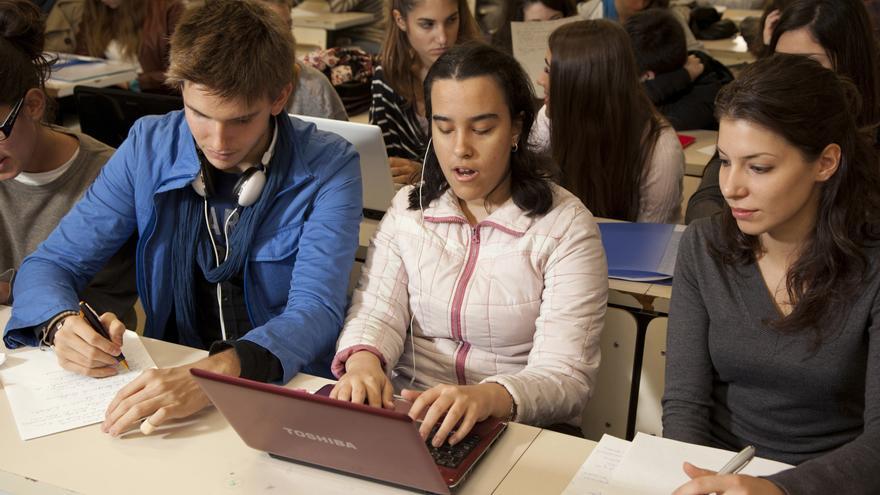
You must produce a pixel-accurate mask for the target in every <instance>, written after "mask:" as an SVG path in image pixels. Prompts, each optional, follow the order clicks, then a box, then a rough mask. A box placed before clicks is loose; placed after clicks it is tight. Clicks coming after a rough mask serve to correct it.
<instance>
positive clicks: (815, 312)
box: [712, 54, 880, 342]
mask: <svg viewBox="0 0 880 495" xmlns="http://www.w3.org/2000/svg"><path fill="white" fill-rule="evenodd" d="M860 99H861V98H860V96H859V92H858V90H857V89H856V88H855V86H854V85H853V84H852V83H851V82H849V80H847V79H846V78H844V77H841V76H839V75H838V74H836V73H835V72H833V71H830V70H828V69H825V68H823V67H822V66H820V65H819V63H818V62H816V61H814V60H810V59H808V58H806V57H802V56H798V55H785V54H777V55H773V56H772V57H769V58H766V59H762V60H759V61H757V62H755V63H754V64H751V65H749V66H748V67H747V68H746V69H744V70H743V71H742V73H741V74H740V76H739V77H738V78H737V79H736V80H734V81H733V82H732V83H730V84H728V85H727V86H726V87H724V88H723V89H722V90H721V92H720V93H719V94H718V98H717V100H716V103H715V111H716V116H717V117H718V119H719V120H721V119H728V120H743V121H746V122H749V123H751V124H754V125H757V126H759V127H761V128H764V129H767V130H768V131H770V132H772V133H774V134H776V135H778V136H780V137H782V138H783V139H785V141H786V142H787V143H789V144H790V145H792V146H794V147H795V148H797V149H798V150H799V151H800V154H801V155H802V156H803V158H804V160H806V161H808V162H814V161H815V160H817V159H818V158H819V157H820V156H821V154H822V152H823V151H824V150H825V148H826V147H827V146H828V145H830V144H837V145H838V146H840V149H841V158H840V164H839V166H838V169H837V171H836V173H835V174H834V175H833V176H832V177H831V178H830V179H828V180H827V181H826V182H824V183H823V184H822V185H821V186H820V187H821V188H822V190H821V195H820V200H819V210H818V216H817V218H816V226H815V230H814V231H813V233H812V235H811V237H810V239H809V240H808V241H807V243H806V244H805V245H804V246H803V247H802V248H801V251H800V255H799V257H798V259H797V261H795V262H794V263H793V264H792V265H791V267H790V268H789V270H788V273H787V275H786V287H787V291H788V297H789V301H791V304H792V311H791V313H790V314H789V315H787V316H785V317H782V318H780V319H779V320H777V321H774V322H772V325H773V326H774V327H775V328H777V329H779V330H781V331H784V332H798V331H803V330H808V329H814V330H816V329H819V328H823V327H825V325H822V323H823V322H826V321H827V320H826V318H839V316H840V315H839V314H835V313H834V311H832V308H839V307H843V306H845V304H846V301H847V300H848V299H849V298H850V297H851V296H852V294H853V293H854V292H856V291H857V290H858V288H859V286H860V282H861V281H862V277H863V276H864V275H865V274H866V272H867V270H866V269H867V259H866V257H865V253H864V249H865V247H866V245H868V244H871V243H873V242H875V241H877V240H878V239H880V231H878V229H877V225H878V220H880V167H878V166H877V163H878V162H877V155H876V154H875V151H874V148H873V146H872V136H868V135H867V134H866V133H864V132H860V131H859V130H858V127H857V124H856V121H855V116H856V115H858V106H859V103H860ZM721 229H722V236H721V237H722V241H721V242H720V244H719V245H716V246H713V248H712V251H713V252H714V254H715V255H716V256H718V257H719V259H720V260H721V262H723V263H725V264H737V265H744V264H750V263H754V262H755V261H756V259H757V258H756V256H757V255H758V254H759V253H760V252H761V249H762V248H761V244H760V241H759V239H758V237H756V236H751V235H747V234H745V233H743V232H742V231H741V230H740V229H739V227H737V224H736V221H735V220H734V218H733V216H732V215H731V212H730V208H729V207H728V206H725V209H724V211H723V212H722V214H721ZM821 338H822V335H821V334H817V342H821Z"/></svg>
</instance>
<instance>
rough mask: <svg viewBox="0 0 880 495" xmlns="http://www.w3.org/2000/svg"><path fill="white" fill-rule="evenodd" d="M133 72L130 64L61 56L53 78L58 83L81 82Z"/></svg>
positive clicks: (54, 69)
mask: <svg viewBox="0 0 880 495" xmlns="http://www.w3.org/2000/svg"><path fill="white" fill-rule="evenodd" d="M132 70H134V66H133V65H131V64H128V63H123V62H113V61H107V60H104V59H100V58H93V57H80V56H77V55H68V54H60V55H58V61H57V62H56V63H55V64H54V65H53V66H52V75H51V78H52V79H55V80H56V81H65V82H79V81H86V80H90V79H95V78H99V77H108V76H112V75H114V74H120V73H124V72H131V71H132Z"/></svg>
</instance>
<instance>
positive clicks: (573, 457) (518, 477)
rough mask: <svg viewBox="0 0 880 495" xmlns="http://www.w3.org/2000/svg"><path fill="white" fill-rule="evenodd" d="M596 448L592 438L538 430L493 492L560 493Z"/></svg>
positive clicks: (513, 494)
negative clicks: (536, 435)
mask: <svg viewBox="0 0 880 495" xmlns="http://www.w3.org/2000/svg"><path fill="white" fill-rule="evenodd" d="M595 447H596V442H593V441H592V440H585V439H583V438H577V437H573V436H570V435H563V434H562V433H556V432H555V431H550V430H541V434H540V435H538V438H536V439H535V441H534V442H532V446H531V447H529V449H528V450H527V451H526V453H525V455H523V456H522V459H520V460H519V462H517V463H516V466H515V467H514V469H513V471H511V472H510V474H508V475H507V477H506V478H504V481H503V482H501V485H500V486H499V487H498V490H496V491H495V493H496V495H531V494H536V493H547V494H550V493H562V491H563V490H565V487H567V486H568V483H569V482H571V479H572V478H573V477H574V474H575V473H576V472H577V471H578V469H580V467H581V465H582V464H583V463H584V461H585V460H586V459H587V456H589V455H590V452H592V451H593V448H595Z"/></svg>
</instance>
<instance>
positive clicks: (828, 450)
mask: <svg viewBox="0 0 880 495" xmlns="http://www.w3.org/2000/svg"><path fill="white" fill-rule="evenodd" d="M719 223H720V222H719V217H718V216H715V217H711V218H706V219H701V220H698V221H696V222H694V223H693V224H692V225H691V226H690V227H689V228H688V230H687V231H686V232H685V234H684V236H683V238H682V240H681V245H680V246H679V252H678V260H677V262H676V269H675V278H674V279H673V280H674V282H673V290H672V293H673V294H672V301H671V306H670V311H669V327H668V328H669V333H668V340H667V354H666V391H665V394H664V397H663V435H664V436H665V437H668V438H673V439H676V440H682V441H686V442H691V443H696V444H702V445H710V446H715V447H721V448H725V449H729V450H739V449H741V448H743V447H744V446H746V445H754V446H755V447H756V448H757V450H758V455H759V456H762V457H767V458H770V459H775V460H778V461H782V462H786V463H789V464H795V465H797V466H798V467H797V468H795V469H791V470H788V471H784V472H782V473H779V474H777V475H774V476H770V477H769V479H771V480H772V481H774V482H775V483H777V484H778V485H779V486H781V487H782V488H783V489H784V490H785V491H786V492H787V493H788V495H796V494H801V493H821V494H826V493H827V494H830V493H846V494H848V495H850V494H862V493H863V494H869V493H870V494H877V493H880V271H878V268H880V248H868V249H867V250H866V251H865V255H866V258H867V262H868V267H867V270H866V272H865V281H864V283H863V284H862V286H861V287H859V289H858V290H856V291H855V293H854V294H853V295H852V296H850V297H849V298H847V301H846V304H845V305H842V306H841V307H835V308H832V311H833V320H834V323H833V328H824V330H825V332H826V333H824V335H825V337H824V339H823V341H822V344H821V345H820V346H819V347H818V349H813V348H812V347H813V344H814V341H815V333H814V332H813V331H812V330H806V331H801V332H796V333H790V334H783V333H780V332H778V331H776V330H774V329H773V328H771V327H770V326H769V325H767V323H766V322H767V321H771V320H773V319H776V318H777V317H778V313H777V310H776V307H775V305H774V303H773V301H772V299H771V296H770V292H769V290H768V289H767V286H766V284H765V282H764V279H763V277H762V276H761V273H760V271H759V269H758V266H757V264H756V263H751V264H748V265H739V266H731V265H725V264H722V263H721V262H720V261H718V260H717V259H716V258H715V257H714V256H713V255H712V254H711V250H710V246H711V245H715V244H716V243H717V242H719V239H720V230H719V227H718V225H719ZM827 326H828V325H827V324H826V327H827Z"/></svg>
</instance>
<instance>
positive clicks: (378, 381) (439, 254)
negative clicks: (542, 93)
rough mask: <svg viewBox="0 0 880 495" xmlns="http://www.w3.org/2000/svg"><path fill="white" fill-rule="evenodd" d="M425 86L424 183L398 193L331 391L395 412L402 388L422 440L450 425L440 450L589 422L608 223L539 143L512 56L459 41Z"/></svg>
mask: <svg viewBox="0 0 880 495" xmlns="http://www.w3.org/2000/svg"><path fill="white" fill-rule="evenodd" d="M425 91H426V92H427V93H426V95H425V96H426V106H427V113H428V116H429V118H430V119H431V136H432V137H433V139H432V141H431V145H430V147H429V150H428V156H427V161H426V165H425V170H424V174H423V175H424V181H425V182H424V184H423V185H421V186H409V187H404V188H403V189H402V190H401V191H400V192H399V193H398V194H397V196H396V197H395V198H394V202H393V205H392V207H391V209H390V210H388V212H387V213H386V214H385V217H384V218H383V219H382V223H381V225H380V226H379V230H378V231H377V232H376V235H375V237H374V238H373V240H372V242H371V246H370V251H369V254H368V256H367V262H366V265H365V266H364V271H363V273H362V275H361V280H360V282H359V284H358V286H357V289H356V290H355V293H354V296H353V300H352V305H351V307H350V308H349V311H348V318H347V319H346V323H345V328H344V329H343V332H342V335H341V336H340V339H339V342H338V343H337V354H336V358H335V359H334V361H333V371H334V373H335V374H336V375H337V376H338V377H339V378H340V380H339V383H338V384H337V385H336V387H335V388H334V390H333V392H332V393H331V397H336V398H339V399H343V400H351V401H353V402H358V403H363V402H366V403H368V404H370V405H372V406H376V407H386V408H388V407H393V404H392V402H391V399H392V390H393V389H398V390H399V389H400V388H404V389H405V390H403V397H404V398H405V399H408V400H410V401H414V404H413V406H412V409H411V410H410V415H411V416H412V417H414V418H417V417H420V416H422V415H424V419H425V420H424V422H423V423H422V425H421V427H420V432H421V434H422V436H423V437H427V436H428V434H429V432H430V431H431V429H432V427H433V426H434V425H435V424H439V425H440V428H439V430H438V432H437V434H436V435H434V437H433V444H434V445H435V446H439V445H441V444H442V443H443V442H444V441H446V440H447V438H448V440H449V442H450V443H453V444H454V443H457V442H459V441H460V440H461V439H462V438H464V436H465V435H466V434H467V433H468V431H470V429H471V427H472V426H473V424H474V423H475V422H476V421H480V420H482V419H485V418H487V417H489V416H494V417H499V418H507V419H510V420H512V421H518V422H523V423H529V424H539V425H550V424H554V423H562V422H573V423H576V424H579V423H580V413H581V410H582V409H583V408H584V405H585V404H586V402H587V399H588V398H589V397H590V394H591V393H592V387H593V383H594V381H595V377H596V372H597V369H598V364H599V334H600V332H601V329H602V322H603V319H604V315H605V304H606V299H607V290H608V281H607V267H606V264H605V255H604V252H603V250H602V244H601V241H600V240H599V230H598V228H597V226H596V223H595V221H594V220H593V217H592V215H591V214H590V212H589V211H588V210H587V209H586V208H584V205H583V204H582V203H581V202H580V201H579V200H578V199H577V198H576V197H575V196H574V195H572V194H571V193H569V192H568V191H565V190H564V189H562V188H561V187H559V186H557V185H555V184H553V182H552V181H551V180H550V178H549V177H548V175H547V169H546V165H545V164H544V163H543V161H542V160H539V158H538V156H536V155H535V154H534V153H533V150H532V149H531V147H530V145H529V144H528V142H527V139H526V136H527V135H528V132H529V127H530V126H531V122H532V118H533V117H534V110H533V106H532V98H533V95H532V90H531V84H530V83H529V80H528V76H527V75H526V74H525V72H524V71H523V70H522V68H521V67H520V66H519V64H518V63H517V62H516V60H515V59H514V58H513V57H511V56H510V55H507V54H505V53H503V52H501V51H499V50H497V49H495V48H492V47H491V46H488V45H484V44H481V43H477V42H473V43H468V44H466V45H461V46H457V47H454V48H452V49H450V50H449V51H447V52H446V53H445V54H444V55H443V56H441V57H440V59H438V60H437V63H436V64H434V66H433V67H432V68H431V70H430V72H429V73H428V76H427V79H426V80H425ZM465 294H467V296H466V297H465ZM408 333H409V334H410V335H407V334H408ZM392 370H394V371H395V372H396V373H395V378H394V380H393V382H392V381H390V380H389V378H388V376H389V375H390V374H391V372H392ZM417 390H421V392H420V391H417ZM459 421H461V422H460V423H459ZM453 429H455V433H454V434H452V435H451V436H449V437H447V435H450V434H451V433H452V431H453ZM566 430H567V431H579V429H578V428H574V427H568V428H567V429H566Z"/></svg>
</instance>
